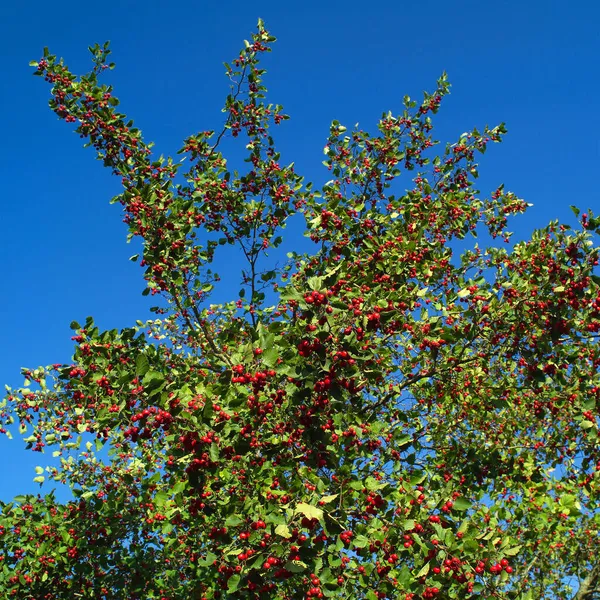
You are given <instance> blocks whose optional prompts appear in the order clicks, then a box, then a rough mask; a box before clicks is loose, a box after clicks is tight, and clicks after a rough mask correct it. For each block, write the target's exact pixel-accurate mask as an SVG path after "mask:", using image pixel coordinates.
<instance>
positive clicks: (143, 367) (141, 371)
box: [135, 354, 150, 377]
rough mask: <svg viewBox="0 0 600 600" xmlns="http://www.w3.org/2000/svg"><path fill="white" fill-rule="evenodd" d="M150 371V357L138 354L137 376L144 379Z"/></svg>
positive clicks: (136, 361) (136, 363)
mask: <svg viewBox="0 0 600 600" xmlns="http://www.w3.org/2000/svg"><path fill="white" fill-rule="evenodd" d="M149 369H150V363H149V362H148V357H147V356H146V355H145V354H138V355H137V356H136V359H135V374H136V375H137V376H138V377H144V375H146V373H148V370H149Z"/></svg>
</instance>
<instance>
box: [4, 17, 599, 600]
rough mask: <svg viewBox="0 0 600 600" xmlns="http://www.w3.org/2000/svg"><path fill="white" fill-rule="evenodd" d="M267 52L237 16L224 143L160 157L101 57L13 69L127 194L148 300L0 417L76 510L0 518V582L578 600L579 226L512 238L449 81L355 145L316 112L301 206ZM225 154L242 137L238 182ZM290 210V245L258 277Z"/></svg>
mask: <svg viewBox="0 0 600 600" xmlns="http://www.w3.org/2000/svg"><path fill="white" fill-rule="evenodd" d="M273 41H274V38H273V37H272V36H271V35H270V34H269V33H268V32H267V31H266V30H265V29H264V26H263V24H262V23H261V22H259V25H258V29H257V31H256V33H254V34H253V36H252V39H251V40H250V41H249V42H247V43H246V44H245V47H244V48H243V49H242V51H241V52H240V54H239V55H238V56H236V58H235V59H234V60H233V61H232V62H231V64H228V65H226V68H227V76H228V77H229V79H230V80H231V82H232V88H231V93H230V95H229V96H228V97H227V99H226V102H225V106H224V109H223V111H224V113H225V115H226V116H225V125H224V127H223V129H222V130H221V131H216V132H215V131H201V132H199V133H197V134H194V135H191V136H190V137H189V138H187V139H186V140H185V142H184V146H183V148H182V150H181V153H182V154H183V156H184V158H185V160H181V158H180V157H178V158H176V159H171V158H168V159H163V158H157V157H156V156H155V154H154V152H153V150H152V149H151V146H150V145H148V144H146V143H145V142H144V141H143V138H142V136H141V133H140V132H139V131H138V130H137V129H135V127H134V126H133V123H132V122H130V121H128V120H127V118H126V117H125V116H124V115H122V114H120V113H118V112H117V106H118V100H117V99H116V97H115V96H114V95H113V91H112V89H111V88H110V87H109V86H107V85H104V84H101V83H100V82H99V78H100V76H101V75H102V73H103V71H105V70H106V69H108V68H109V67H110V65H108V64H107V57H108V54H109V48H108V46H107V45H105V46H102V47H100V46H96V47H93V48H92V49H91V50H92V54H93V57H94V68H93V70H92V71H91V73H89V74H88V75H85V76H82V77H78V76H76V75H74V74H73V73H71V72H70V71H69V69H68V68H67V67H66V65H64V63H63V62H62V61H59V60H57V59H56V57H54V56H52V55H51V54H49V53H48V52H46V53H45V55H44V57H43V59H42V60H40V61H39V62H37V63H35V64H34V67H35V69H36V74H37V75H40V76H41V77H42V78H44V79H45V80H46V81H48V82H49V83H50V84H51V85H52V97H51V101H50V106H51V108H52V109H53V110H54V112H55V113H56V114H57V115H58V116H59V117H60V118H61V119H64V120H65V121H66V122H70V123H74V124H75V127H76V131H77V133H78V134H79V135H81V136H82V137H83V138H84V139H85V141H86V143H88V145H91V146H92V147H93V148H94V149H95V151H96V153H97V156H98V158H100V159H101V160H102V162H103V163H104V165H105V166H107V167H108V168H109V169H111V170H112V172H113V173H114V174H115V175H117V176H118V177H119V178H120V180H121V181H122V185H123V192H122V193H121V194H120V195H119V196H118V197H117V198H116V199H115V201H117V202H119V203H120V204H121V205H122V207H123V211H124V215H125V222H126V223H127V225H128V228H129V232H130V236H132V237H139V238H140V239H141V240H142V242H143V252H142V253H141V255H140V256H138V257H134V260H138V261H139V263H140V264H141V266H142V267H143V269H144V277H145V282H146V289H145V291H144V293H145V294H149V295H152V296H155V297H156V298H157V303H158V305H157V307H156V308H155V309H154V312H155V316H156V319H154V320H152V321H150V322H147V323H142V322H138V323H137V324H136V325H135V326H132V327H131V328H127V329H124V330H122V331H116V330H115V331H104V332H101V331H99V330H98V328H97V327H96V326H95V325H94V322H93V320H92V319H89V320H88V321H87V322H86V323H85V324H82V325H80V324H77V323H74V324H73V329H74V330H75V334H74V338H73V339H74V342H75V344H76V346H75V352H74V357H73V362H72V364H68V365H53V366H50V367H46V368H39V369H35V370H31V371H26V372H25V375H26V377H27V379H28V381H29V382H30V385H29V386H26V387H25V388H23V389H21V390H14V391H11V392H9V394H8V396H7V398H6V399H5V402H4V407H3V413H2V418H3V421H4V422H5V423H6V424H7V426H8V425H9V424H11V423H18V424H20V426H21V433H22V434H23V436H24V439H25V442H26V443H27V444H28V445H29V447H30V448H31V449H32V450H34V451H48V452H54V453H55V455H56V458H57V460H59V461H60V462H57V463H56V464H57V466H56V467H51V468H49V469H48V472H47V473H45V474H44V473H43V469H40V472H39V473H38V479H39V481H40V482H42V481H44V479H45V480H47V481H46V483H45V484H44V488H43V489H45V487H46V486H47V485H51V482H52V480H54V481H57V482H65V483H67V484H68V485H69V486H70V487H71V488H72V491H73V496H74V499H73V500H71V501H68V502H66V503H59V502H58V501H56V499H55V498H54V496H53V495H52V493H49V494H48V495H46V496H44V497H37V498H36V497H32V496H22V497H18V498H16V499H15V501H14V502H12V503H8V504H6V503H3V504H2V505H1V514H0V559H1V562H0V589H2V590H5V594H6V597H8V598H11V597H15V598H19V599H22V598H25V599H27V600H39V599H41V598H44V599H48V600H51V599H67V598H69V599H70V598H79V597H80V598H89V599H92V598H93V599H99V598H104V599H106V600H108V599H112V598H128V599H140V600H145V599H151V598H156V599H158V598H162V599H169V600H187V599H190V598H206V599H213V598H278V599H296V598H302V599H304V598H307V599H308V598H322V597H328V598H348V599H350V598H351V599H361V598H365V599H369V600H376V599H381V600H383V599H389V600H392V599H394V600H395V599H403V600H404V599H406V600H421V599H422V600H425V599H430V598H437V599H450V598H461V599H463V598H473V599H475V598H479V599H488V598H499V599H508V598H518V599H522V600H525V599H538V598H547V599H551V598H575V597H577V598H578V600H584V599H587V600H592V599H593V598H594V597H595V596H594V594H596V597H597V595H598V594H600V568H599V567H598V564H597V563H596V562H595V560H596V556H597V555H599V554H600V552H599V550H600V548H599V547H598V546H599V536H598V525H599V520H600V516H599V513H598V486H599V484H600V462H599V461H600V456H599V453H598V413H599V410H600V405H599V402H600V375H599V374H598V367H599V365H600V348H599V345H598V336H599V332H600V279H599V278H598V277H597V276H596V275H595V274H594V270H595V269H596V267H597V265H598V247H597V245H595V244H596V243H597V233H598V232H599V228H600V221H599V220H598V219H597V218H595V217H594V216H593V214H592V213H591V212H589V211H588V213H586V214H579V212H578V211H577V209H575V212H576V213H577V215H578V217H579V225H578V228H577V229H570V228H569V227H567V226H565V225H561V224H559V223H557V222H553V223H550V224H548V225H547V226H546V227H544V228H543V229H540V230H538V231H536V232H535V233H534V234H533V235H532V236H531V239H529V240H527V241H525V242H522V243H519V244H516V245H515V246H514V247H512V248H511V247H510V246H509V245H507V244H506V241H508V240H509V238H510V233H509V230H508V229H507V227H508V220H509V219H510V218H511V216H512V215H514V214H515V213H522V212H523V211H525V210H526V208H527V204H526V203H525V202H524V201H523V200H521V199H520V198H518V197H517V196H515V195H514V194H513V193H510V192H508V191H506V190H505V189H504V188H503V186H502V185H499V187H497V189H495V190H494V191H493V192H492V193H491V194H490V196H489V197H488V198H486V197H485V196H484V197H482V196H480V194H479V192H478V191H477V190H476V189H474V187H473V186H474V181H475V180H476V178H477V164H476V160H477V157H478V155H480V154H482V153H484V152H485V150H486V147H487V146H488V145H489V144H490V143H494V142H500V141H501V139H502V135H503V133H504V132H505V130H504V127H503V126H502V125H500V126H498V127H495V128H493V129H487V128H486V129H485V130H484V131H482V132H479V131H476V130H473V131H471V132H470V133H465V134H463V135H462V136H461V137H460V139H459V140H458V141H457V142H456V143H453V144H448V145H447V146H446V147H445V148H440V146H439V145H438V142H437V141H435V139H434V138H433V132H432V131H433V123H432V119H431V117H432V115H433V114H435V113H436V112H437V111H438V109H439V107H440V105H441V104H442V103H443V99H444V96H445V95H446V94H447V93H448V91H449V85H448V82H447V81H446V78H445V76H442V77H441V78H440V80H439V81H438V84H437V88H436V89H435V90H434V91H433V93H431V94H426V95H425V97H424V99H423V100H422V101H421V102H415V101H413V100H411V99H410V98H406V99H405V110H404V112H402V113H401V114H399V115H393V114H391V113H389V114H384V115H383V116H382V118H381V119H380V121H379V122H378V124H377V131H376V133H374V134H373V133H368V132H366V131H363V130H360V129H358V128H356V129H354V130H351V129H347V128H346V127H345V126H343V125H342V124H340V123H338V122H335V121H334V122H333V123H332V125H331V128H330V132H329V138H328V141H327V144H326V146H325V148H324V153H325V166H326V168H327V169H328V170H329V171H330V175H331V180H330V181H329V182H327V183H326V184H325V185H324V186H323V187H322V188H321V189H320V190H316V189H313V187H312V186H311V185H310V184H307V183H306V182H304V180H303V178H302V176H301V175H300V174H298V173H296V171H295V169H294V166H293V164H291V165H283V164H280V162H279V161H280V156H279V154H278V153H277V150H276V148H275V144H274V141H273V139H272V137H271V131H272V129H273V128H274V127H275V126H276V125H278V124H279V123H280V122H281V121H283V120H285V119H286V118H287V116H286V115H285V113H284V112H283V109H282V107H281V106H278V105H272V104H268V103H267V101H266V99H265V93H266V89H265V87H264V83H263V75H264V70H262V69H261V67H260V59H261V56H262V55H263V53H265V52H267V51H270V47H271V44H272V42H273ZM226 138H231V140H229V141H232V142H238V143H239V145H240V146H241V147H242V148H245V152H246V164H244V166H243V168H239V171H236V170H233V169H232V168H231V167H230V166H229V164H228V162H227V160H226V158H225V156H224V155H223V154H222V153H221V148H222V144H223V141H224V140H225V139H226ZM406 186H409V187H408V189H404V188H405V187H406ZM294 215H299V216H303V217H304V218H305V224H306V236H307V237H308V238H310V239H311V240H312V241H313V242H315V245H314V252H313V254H302V255H301V254H299V253H291V254H290V255H289V256H288V258H289V260H288V261H287V262H285V260H283V259H282V260H281V261H280V263H281V266H279V267H277V268H270V267H269V266H268V264H267V262H266V260H265V258H266V256H267V255H268V254H271V255H273V254H276V253H277V252H278V250H277V249H278V247H279V246H280V244H281V243H282V241H283V239H284V238H285V235H286V231H285V225H286V222H287V221H288V220H289V219H290V218H291V217H292V216H294ZM478 236H479V237H478ZM477 239H481V240H482V242H481V243H479V244H478V243H477ZM227 245H231V246H233V247H235V248H237V249H238V251H239V254H240V258H241V261H240V262H241V264H242V267H241V277H240V292H239V295H238V297H236V298H232V300H231V302H230V303H228V304H222V305H216V304H211V292H212V290H213V289H214V287H215V286H218V284H219V277H218V275H217V272H218V271H219V270H222V269H223V268H225V269H231V268H232V267H233V266H236V267H237V265H231V264H222V263H221V262H220V259H219V256H220V255H219V251H220V249H221V248H222V247H224V246H227ZM265 265H267V266H265ZM578 579H579V581H581V582H583V584H582V585H581V586H579V585H578V583H577V581H578ZM586 586H587V587H586ZM578 588H579V592H578V593H577V589H578ZM586 590H587V591H586ZM576 594H577V596H576ZM586 594H587V595H586Z"/></svg>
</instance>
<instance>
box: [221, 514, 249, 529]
mask: <svg viewBox="0 0 600 600" xmlns="http://www.w3.org/2000/svg"><path fill="white" fill-rule="evenodd" d="M243 522H244V520H243V519H240V517H238V516H237V515H230V516H229V517H227V519H225V525H226V527H237V526H238V525H241V524H242V523H243Z"/></svg>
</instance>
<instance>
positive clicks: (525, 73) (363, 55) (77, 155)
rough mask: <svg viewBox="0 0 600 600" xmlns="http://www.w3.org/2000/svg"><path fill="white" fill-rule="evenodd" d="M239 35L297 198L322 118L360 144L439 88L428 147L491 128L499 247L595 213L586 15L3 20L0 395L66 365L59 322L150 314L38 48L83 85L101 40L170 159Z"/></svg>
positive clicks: (388, 8) (485, 176)
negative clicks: (276, 107)
mask: <svg viewBox="0 0 600 600" xmlns="http://www.w3.org/2000/svg"><path fill="white" fill-rule="evenodd" d="M50 6H52V7H50ZM258 17H262V18H263V19H264V20H265V22H266V24H267V27H268V28H269V29H270V30H271V32H272V33H273V34H274V35H275V36H276V37H277V38H278V42H277V44H276V45H275V49H274V52H273V53H272V54H271V55H270V56H269V57H268V59H267V61H266V63H265V64H266V67H267V69H268V71H269V73H268V75H267V80H266V82H267V85H268V86H269V89H270V99H271V100H272V101H273V102H278V103H281V104H283V105H284V107H285V109H286V112H287V113H288V114H290V115H291V116H292V120H290V121H288V122H286V123H285V124H284V125H283V126H281V127H280V128H279V129H278V130H277V136H278V139H279V140H280V148H281V150H282V153H283V159H282V160H283V162H290V161H295V163H296V166H297V170H298V171H299V172H301V173H304V174H305V175H306V177H307V179H308V180H311V179H314V180H317V181H323V180H324V179H327V172H326V171H325V170H324V169H323V167H322V166H321V161H322V160H323V154H322V149H323V146H324V140H325V138H326V135H327V131H328V125H329V123H330V122H331V120H332V119H338V120H340V121H341V122H342V123H345V124H346V125H349V126H351V125H353V124H354V123H356V122H360V124H361V126H363V127H365V128H370V127H371V126H372V125H374V123H375V122H376V121H377V119H378V118H379V117H380V115H381V113H382V112H383V111H387V110H392V111H394V112H399V111H400V109H401V99H402V97H403V96H404V95H405V94H409V95H411V96H413V97H416V98H417V97H420V95H421V93H422V91H423V90H425V89H432V88H433V87H434V85H435V81H436V79H437V78H438V76H439V75H440V74H441V72H442V71H443V70H446V71H447V72H448V74H449V77H450V80H451V82H452V85H453V88H452V94H451V96H450V97H449V98H448V99H447V100H446V101H445V103H444V105H443V107H442V110H441V111H440V113H439V115H438V117H437V120H436V123H437V136H438V138H439V139H442V140H443V141H454V140H455V138H456V137H457V136H458V135H459V134H460V133H462V132H463V131H467V130H469V129H471V128H472V127H474V126H477V127H482V126H484V125H485V124H489V125H496V124H497V123H499V122H501V121H505V122H506V123H507V126H508V129H509V134H508V136H507V138H506V141H505V143H503V144H502V145H500V146H494V147H493V148H491V149H490V151H489V152H488V153H487V154H486V155H485V157H484V160H483V161H482V178H481V180H480V184H481V185H480V187H481V188H482V191H487V190H492V189H493V188H495V186H496V185H497V184H499V183H502V182H503V183H505V184H506V187H507V189H509V190H512V191H514V192H515V193H517V194H518V195H519V196H521V197H523V198H524V199H526V200H527V201H528V202H532V203H533V204H534V207H533V208H532V209H530V211H529V213H528V214H527V215H526V216H524V217H520V218H519V219H518V220H517V221H515V222H514V225H513V229H515V230H516V232H517V237H518V238H523V237H526V236H527V235H528V234H529V233H530V232H531V231H532V229H534V228H536V227H540V226H543V225H544V224H546V223H547V222H548V220H550V219H555V218H558V219H561V220H563V221H571V220H572V217H571V213H570V211H569V209H568V206H569V205H570V204H577V205H579V206H581V207H583V208H586V207H592V208H594V207H596V208H597V209H600V200H599V193H598V187H597V179H598V172H599V169H598V164H599V159H600V145H599V143H600V142H599V140H600V136H599V134H600V118H599V116H598V114H599V112H598V106H599V103H598V96H599V95H600V83H599V79H598V59H599V57H600V33H599V32H600V29H599V28H598V23H599V22H600V4H599V3H598V2H596V1H594V0H587V1H573V2H565V1H564V0H561V1H559V0H543V1H542V0H528V1H526V2H523V0H509V1H501V0H498V1H494V2H485V1H483V2H482V1H481V0H478V1H473V0H470V1H453V2H449V1H447V0H445V1H443V2H442V1H440V0H430V1H429V2H427V3H421V2H398V1H395V2H386V1H379V2H358V1H356V0H346V1H344V2H340V1H337V0H329V1H328V2H323V1H319V2H316V1H314V0H305V1H303V2H277V3H274V2H239V1H238V0H232V1H230V2H202V1H198V0H196V1H195V2H189V1H187V0H186V1H182V2H178V3H175V4H173V5H172V7H168V6H167V4H165V3H164V2H161V3H159V2H156V1H155V0H145V1H143V2H142V1H137V2H135V1H131V0H129V1H127V0H125V1H119V2H107V3H82V2H77V3H75V2H72V1H71V0H64V1H63V2H61V3H58V4H56V3H55V4H53V5H52V4H50V5H49V4H48V3H42V2H39V1H38V0H32V1H30V2H28V3H17V2H9V3H5V4H4V7H3V8H1V9H0V54H1V56H2V63H3V74H2V76H3V80H4V81H3V85H2V88H3V93H2V95H1V96H0V104H1V110H0V115H2V131H3V144H2V146H1V148H0V159H1V164H2V180H3V181H2V184H3V185H2V197H3V215H2V235H1V237H0V245H1V252H0V264H1V267H2V283H0V290H1V292H2V302H1V304H0V332H1V333H0V340H1V342H2V343H1V344H0V384H4V383H6V384H9V385H11V386H20V385H21V384H22V379H21V376H20V375H19V368H20V367H21V366H29V367H35V366H38V365H45V364H50V363H55V362H68V361H69V359H70V356H71V353H72V342H71V341H70V336H71V331H70V329H69V323H70V321H71V320H73V319H75V320H83V319H85V317H86V315H93V316H94V317H95V318H96V321H97V322H98V324H99V325H100V327H101V328H113V327H117V328H118V327H124V326H127V325H130V324H133V322H134V321H135V320H136V319H146V318H147V317H149V313H148V307H149V306H150V303H149V302H147V301H146V299H144V298H143V297H142V296H141V295H140V292H141V290H142V287H143V286H142V278H141V269H140V268H139V267H138V266H137V265H135V264H133V263H131V262H128V260H127V259H128V258H129V256H131V255H132V254H134V253H135V251H134V248H132V247H131V246H128V245H127V244H126V243H125V235H126V230H125V225H124V224H123V223H122V222H121V217H120V212H119V208H118V206H115V205H112V206H111V205H109V204H108V201H109V199H110V198H111V197H112V196H114V195H115V194H117V193H118V192H119V186H118V181H116V180H115V179H113V178H112V177H111V175H110V173H109V172H108V170H106V169H104V168H103V167H102V164H101V163H100V162H97V161H96V160H95V159H94V155H93V152H92V151H91V150H84V149H82V142H81V140H80V139H79V138H78V137H77V136H76V135H74V134H73V133H72V131H70V129H71V128H70V127H69V126H67V125H65V124H64V123H63V122H59V121H58V119H57V118H56V117H55V116H54V115H53V114H52V113H51V112H50V111H49V109H48V108H47V99H48V91H49V89H48V85H47V84H46V83H45V82H43V81H42V80H41V79H39V78H34V77H32V75H31V72H32V69H31V68H29V67H28V63H29V61H30V60H36V59H38V58H39V57H40V56H41V51H42V48H43V47H44V46H48V47H49V48H50V50H51V52H52V53H54V54H58V55H59V56H63V57H65V60H66V62H67V64H68V65H69V66H70V67H71V68H72V69H73V70H74V71H75V72H84V71H87V69H88V67H89V65H90V62H89V59H88V56H89V53H88V52H87V47H88V46H89V45H91V44H93V43H95V42H103V41H105V40H111V42H112V48H113V57H112V58H113V60H115V62H116V63H117V69H116V70H115V71H113V72H112V73H111V74H110V75H109V78H107V81H108V82H110V83H113V84H114V87H115V93H116V95H118V96H119V97H120V98H121V101H122V104H121V109H122V110H123V111H124V112H126V113H127V114H128V115H129V116H130V117H131V118H133V119H134V120H135V122H136V125H137V126H138V127H140V128H141V129H142V131H143V132H144V136H145V139H146V140H147V141H150V140H153V141H155V142H156V145H157V150H158V152H159V153H160V152H163V153H165V154H171V153H174V152H175V151H176V150H177V149H178V148H179V147H180V145H181V141H182V140H183V138H184V137H186V136H187V135H188V134H190V133H193V132H196V131H199V130H204V129H210V128H214V127H217V126H218V125H219V124H220V123H221V119H222V115H221V113H220V108H221V106H222V102H223V100H224V97H225V95H226V94H227V92H228V85H227V80H226V78H225V77H224V74H223V73H224V69H223V66H222V63H223V62H224V61H227V60H230V59H231V58H233V57H234V56H235V54H236V53H237V51H238V49H239V48H240V47H241V42H242V40H243V39H244V38H247V37H249V34H250V32H251V31H252V30H253V29H254V27H255V24H256V20H257V18H258ZM235 291H237V289H236V290H232V292H235ZM22 448H23V444H22V442H20V441H19V440H17V439H15V440H13V441H12V442H8V441H7V440H6V439H4V438H0V453H1V455H2V457H3V460H2V461H0V499H3V500H7V499H9V498H10V497H12V496H13V495H15V494H18V493H21V492H34V491H36V490H38V486H37V485H36V484H34V483H32V481H31V480H32V478H33V477H34V475H35V474H34V472H33V466H34V465H36V464H42V463H44V462H45V461H44V460H42V457H40V456H39V455H37V454H33V453H25V452H24V451H23V450H22Z"/></svg>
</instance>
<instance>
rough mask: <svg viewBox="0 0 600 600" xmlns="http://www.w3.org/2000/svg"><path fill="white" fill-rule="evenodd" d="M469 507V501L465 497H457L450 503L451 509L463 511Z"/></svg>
mask: <svg viewBox="0 0 600 600" xmlns="http://www.w3.org/2000/svg"><path fill="white" fill-rule="evenodd" d="M469 508H471V502H469V500H467V499H466V498H457V499H456V500H454V501H453V503H452V509H453V510H458V511H464V510H468V509H469Z"/></svg>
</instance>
